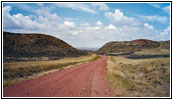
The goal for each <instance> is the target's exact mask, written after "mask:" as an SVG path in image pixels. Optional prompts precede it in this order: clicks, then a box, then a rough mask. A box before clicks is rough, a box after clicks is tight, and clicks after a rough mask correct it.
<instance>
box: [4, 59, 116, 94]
mask: <svg viewBox="0 0 173 100" xmlns="http://www.w3.org/2000/svg"><path fill="white" fill-rule="evenodd" d="M107 59H108V57H106V56H102V58H100V59H98V60H96V61H94V62H90V63H86V64H81V65H77V66H75V67H72V68H68V69H65V70H61V71H57V72H54V73H51V74H48V75H45V76H41V77H38V78H34V79H31V80H27V81H24V82H21V83H18V84H15V85H12V86H9V87H7V88H4V89H3V96H4V97H113V96H114V91H113V89H112V88H110V86H109V84H108V83H107V81H106V80H105V79H104V78H105V75H106V61H107Z"/></svg>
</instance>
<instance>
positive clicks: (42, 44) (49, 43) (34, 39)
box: [3, 32, 86, 61]
mask: <svg viewBox="0 0 173 100" xmlns="http://www.w3.org/2000/svg"><path fill="white" fill-rule="evenodd" d="M85 54H86V53H85V52H82V51H79V50H77V49H76V48H73V47H72V46H71V45H69V44H67V43H66V42H64V41H63V40H61V39H58V38H55V37H53V36H49V35H44V34H19V33H9V32H3V58H4V61H20V60H25V59H19V58H35V57H37V58H38V57H46V58H47V59H60V58H64V57H77V56H81V55H85ZM27 60H28V59H27ZM32 60H33V59H32Z"/></svg>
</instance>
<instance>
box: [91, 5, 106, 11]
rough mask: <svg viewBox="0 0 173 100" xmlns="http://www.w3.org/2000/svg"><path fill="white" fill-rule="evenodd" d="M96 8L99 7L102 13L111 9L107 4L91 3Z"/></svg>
mask: <svg viewBox="0 0 173 100" xmlns="http://www.w3.org/2000/svg"><path fill="white" fill-rule="evenodd" d="M91 5H92V6H94V7H99V10H101V11H107V10H109V7H108V6H107V5H106V4H105V3H91Z"/></svg>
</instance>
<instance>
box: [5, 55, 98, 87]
mask: <svg viewBox="0 0 173 100" xmlns="http://www.w3.org/2000/svg"><path fill="white" fill-rule="evenodd" d="M98 58H99V56H98V55H96V54H89V55H87V56H81V57H75V58H65V59H61V60H52V61H30V62H10V63H3V86H4V87H6V86H9V85H11V84H15V83H18V82H21V81H23V80H27V79H30V78H34V77H38V76H41V75H45V74H49V73H51V72H54V71H57V70H63V69H65V68H69V67H71V66H72V65H76V64H81V63H86V62H91V61H95V60H96V59H98Z"/></svg>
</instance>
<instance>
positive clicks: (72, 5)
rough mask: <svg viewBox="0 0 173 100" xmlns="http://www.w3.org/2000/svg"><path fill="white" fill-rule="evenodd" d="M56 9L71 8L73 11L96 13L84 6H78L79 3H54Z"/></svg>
mask: <svg viewBox="0 0 173 100" xmlns="http://www.w3.org/2000/svg"><path fill="white" fill-rule="evenodd" d="M56 5H57V6H58V7H65V8H71V9H73V10H79V11H85V12H88V13H96V11H95V10H93V9H91V8H90V7H89V6H88V5H86V4H79V3H56Z"/></svg>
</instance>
